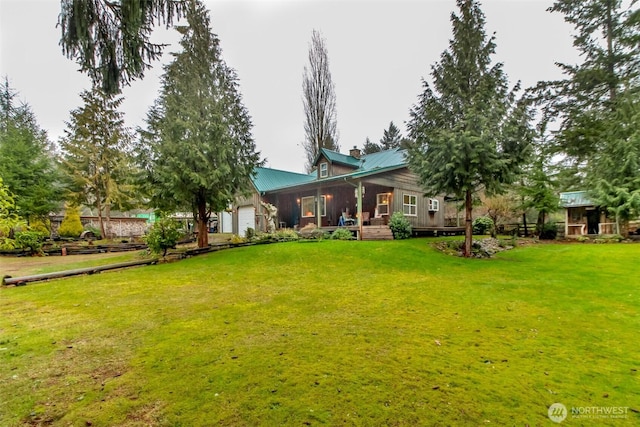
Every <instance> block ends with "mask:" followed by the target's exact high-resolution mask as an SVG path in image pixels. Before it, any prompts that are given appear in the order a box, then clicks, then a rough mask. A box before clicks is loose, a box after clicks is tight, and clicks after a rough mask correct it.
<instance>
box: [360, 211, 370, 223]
mask: <svg viewBox="0 0 640 427" xmlns="http://www.w3.org/2000/svg"><path fill="white" fill-rule="evenodd" d="M369 215H370V213H369V212H362V225H365V224H367V225H369V224H371V220H370V218H369Z"/></svg>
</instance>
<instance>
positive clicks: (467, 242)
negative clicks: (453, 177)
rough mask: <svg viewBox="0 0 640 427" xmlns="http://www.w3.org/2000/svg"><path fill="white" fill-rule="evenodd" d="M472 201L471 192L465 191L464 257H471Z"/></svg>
mask: <svg viewBox="0 0 640 427" xmlns="http://www.w3.org/2000/svg"><path fill="white" fill-rule="evenodd" d="M472 202H473V201H472V200H471V190H467V193H466V195H465V201H464V210H465V219H464V220H465V223H464V256H465V257H467V258H469V257H470V256H471V243H472V242H473V224H472V219H471V213H472V211H473V203H472Z"/></svg>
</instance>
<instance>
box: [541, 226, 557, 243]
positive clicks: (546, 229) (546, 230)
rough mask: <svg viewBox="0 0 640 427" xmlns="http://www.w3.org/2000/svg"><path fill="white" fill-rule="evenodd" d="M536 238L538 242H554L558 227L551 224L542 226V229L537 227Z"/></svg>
mask: <svg viewBox="0 0 640 427" xmlns="http://www.w3.org/2000/svg"><path fill="white" fill-rule="evenodd" d="M538 236H539V238H540V240H555V238H556V237H557V236H558V227H557V226H556V225H555V224H554V223H551V222H549V223H545V224H542V227H538Z"/></svg>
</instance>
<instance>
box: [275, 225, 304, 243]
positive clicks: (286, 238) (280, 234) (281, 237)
mask: <svg viewBox="0 0 640 427" xmlns="http://www.w3.org/2000/svg"><path fill="white" fill-rule="evenodd" d="M275 238H276V240H277V241H278V242H291V241H295V240H298V239H299V238H300V236H298V233H296V232H295V230H292V229H290V228H284V229H280V230H278V231H276V233H275Z"/></svg>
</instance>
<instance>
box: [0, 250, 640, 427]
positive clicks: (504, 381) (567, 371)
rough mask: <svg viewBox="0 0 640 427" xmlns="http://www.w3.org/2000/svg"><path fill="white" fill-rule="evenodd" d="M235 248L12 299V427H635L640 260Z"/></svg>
mask: <svg viewBox="0 0 640 427" xmlns="http://www.w3.org/2000/svg"><path fill="white" fill-rule="evenodd" d="M430 241H431V240H425V239H412V240H408V241H389V242H344V241H324V242H319V243H312V244H300V243H283V244H276V245H263V246H255V247H242V248H236V249H232V250H228V251H221V252H216V253H213V254H209V255H205V256H201V257H196V258H192V259H188V260H185V261H181V262H179V263H173V264H163V265H158V266H152V267H144V268H137V269H131V270H126V271H118V272H111V273H103V274H100V275H97V276H83V277H78V278H71V279H66V280H58V281H52V282H49V283H41V284H33V285H29V286H26V287H20V288H10V289H2V290H0V425H3V426H4V425H9V426H12V425H37V424H43V425H44V424H54V425H88V424H89V423H90V424H91V425H93V426H111V425H127V426H129V425H132V426H138V425H139V426H147V425H162V426H165V425H166V426H194V425H229V426H245V425H246V426H255V425H321V424H324V425H354V426H369V425H425V424H426V425H480V424H482V425H486V424H492V425H552V424H553V423H551V421H550V420H549V418H548V417H547V408H548V407H549V406H550V405H551V404H553V403H556V402H560V403H563V404H565V405H566V406H567V407H568V408H569V410H570V408H571V407H624V408H629V409H628V410H627V413H626V417H627V418H624V419H597V420H585V419H572V418H571V415H569V418H568V419H567V420H566V421H565V423H566V424H567V425H582V424H587V425H614V426H626V425H637V424H638V423H639V422H640V416H639V415H638V413H637V412H634V410H635V411H637V410H638V409H640V377H639V375H640V374H639V373H638V370H639V369H640V355H639V354H640V353H638V342H637V337H638V330H640V317H639V315H638V313H639V311H640V290H639V289H638V279H637V278H638V277H639V276H640V266H639V264H638V259H640V245H632V244H617V245H581V244H570V245H562V244H549V245H532V246H528V247H526V248H519V249H516V250H512V251H509V252H505V253H502V254H500V255H499V256H498V257H496V259H493V260H464V259H460V258H456V257H451V256H447V255H444V254H441V253H439V252H437V251H435V250H434V249H433V248H432V247H431V246H430V245H429V242H430Z"/></svg>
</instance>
